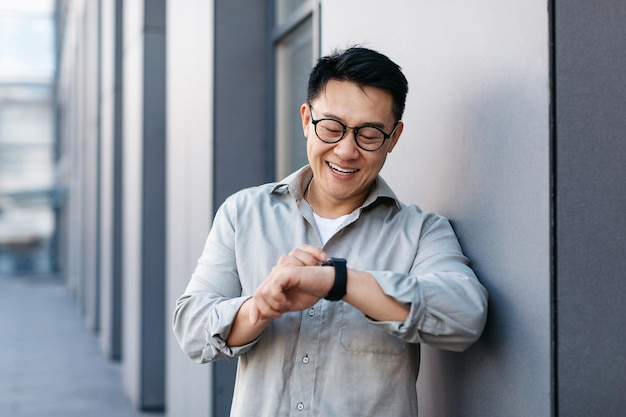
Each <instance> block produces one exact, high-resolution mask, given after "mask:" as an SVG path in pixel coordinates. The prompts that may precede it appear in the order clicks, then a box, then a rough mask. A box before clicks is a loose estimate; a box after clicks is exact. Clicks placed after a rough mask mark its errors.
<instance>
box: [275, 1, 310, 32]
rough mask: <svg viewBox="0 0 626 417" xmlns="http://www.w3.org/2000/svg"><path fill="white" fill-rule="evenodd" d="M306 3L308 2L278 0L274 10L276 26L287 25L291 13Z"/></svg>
mask: <svg viewBox="0 0 626 417" xmlns="http://www.w3.org/2000/svg"><path fill="white" fill-rule="evenodd" d="M306 2H307V0H276V1H275V2H274V10H275V11H276V14H275V17H276V26H280V25H282V24H283V23H285V21H286V20H287V19H288V18H289V16H290V15H291V13H293V12H294V11H295V10H296V9H297V8H298V7H299V6H301V5H302V4H304V3H306Z"/></svg>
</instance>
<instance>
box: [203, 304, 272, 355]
mask: <svg viewBox="0 0 626 417" xmlns="http://www.w3.org/2000/svg"><path fill="white" fill-rule="evenodd" d="M249 298H250V296H246V297H237V298H232V299H229V300H226V301H224V302H222V303H220V304H218V305H216V306H215V309H214V310H213V312H212V314H211V316H210V317H209V321H208V323H207V326H206V333H207V346H208V347H209V348H210V351H209V352H205V356H207V357H209V358H215V357H223V358H227V359H233V358H236V357H238V356H240V355H242V354H244V353H246V352H247V351H248V350H250V349H251V348H252V346H254V345H255V344H257V342H258V341H259V338H260V336H259V337H257V338H256V339H254V340H253V341H252V342H250V343H247V344H245V345H243V346H236V347H230V346H228V345H227V344H226V340H227V339H228V336H229V335H230V331H231V329H232V326H233V323H234V321H235V317H236V316H237V313H238V312H239V309H240V308H241V306H242V305H243V303H245V302H246V301H247V300H248V299H249Z"/></svg>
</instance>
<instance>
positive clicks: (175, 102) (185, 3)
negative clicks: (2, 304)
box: [166, 0, 214, 417]
mask: <svg viewBox="0 0 626 417" xmlns="http://www.w3.org/2000/svg"><path fill="white" fill-rule="evenodd" d="M213 13H214V10H213V5H212V2H207V1H204V0H169V1H168V3H167V329H168V332H167V396H166V397H167V412H168V415H169V416H172V417H174V416H176V417H197V416H210V415H211V410H212V407H213V396H212V395H211V389H212V370H213V366H212V365H198V364H196V363H193V362H192V361H191V360H189V358H187V356H185V354H184V353H183V352H182V350H181V349H180V347H179V346H178V343H177V342H176V340H175V338H174V334H173V332H171V331H170V330H169V329H170V328H171V326H170V320H171V317H173V312H174V306H175V302H176V299H177V298H178V297H179V296H180V295H181V294H182V293H183V292H184V290H185V287H186V286H187V283H188V282H189V278H190V277H191V273H192V272H193V270H194V268H195V265H196V261H197V260H198V257H199V256H200V252H198V251H199V250H201V248H202V247H203V246H204V241H205V240H206V237H207V235H208V232H209V228H210V225H211V221H212V219H213V198H212V196H213V125H214V122H213V105H214V103H213V38H214V37H213V25H212V22H213V19H214V18H213ZM190 45H193V47H190Z"/></svg>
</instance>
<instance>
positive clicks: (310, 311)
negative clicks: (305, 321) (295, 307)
mask: <svg viewBox="0 0 626 417" xmlns="http://www.w3.org/2000/svg"><path fill="white" fill-rule="evenodd" d="M314 315H315V309H314V308H309V316H311V317H313V316H314Z"/></svg>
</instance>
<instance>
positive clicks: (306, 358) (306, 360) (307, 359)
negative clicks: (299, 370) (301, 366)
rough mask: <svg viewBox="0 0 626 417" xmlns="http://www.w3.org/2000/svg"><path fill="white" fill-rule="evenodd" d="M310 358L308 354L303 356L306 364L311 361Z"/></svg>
mask: <svg viewBox="0 0 626 417" xmlns="http://www.w3.org/2000/svg"><path fill="white" fill-rule="evenodd" d="M309 360H310V359H309V355H307V356H305V357H304V358H302V362H304V363H305V364H306V363H309Z"/></svg>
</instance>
